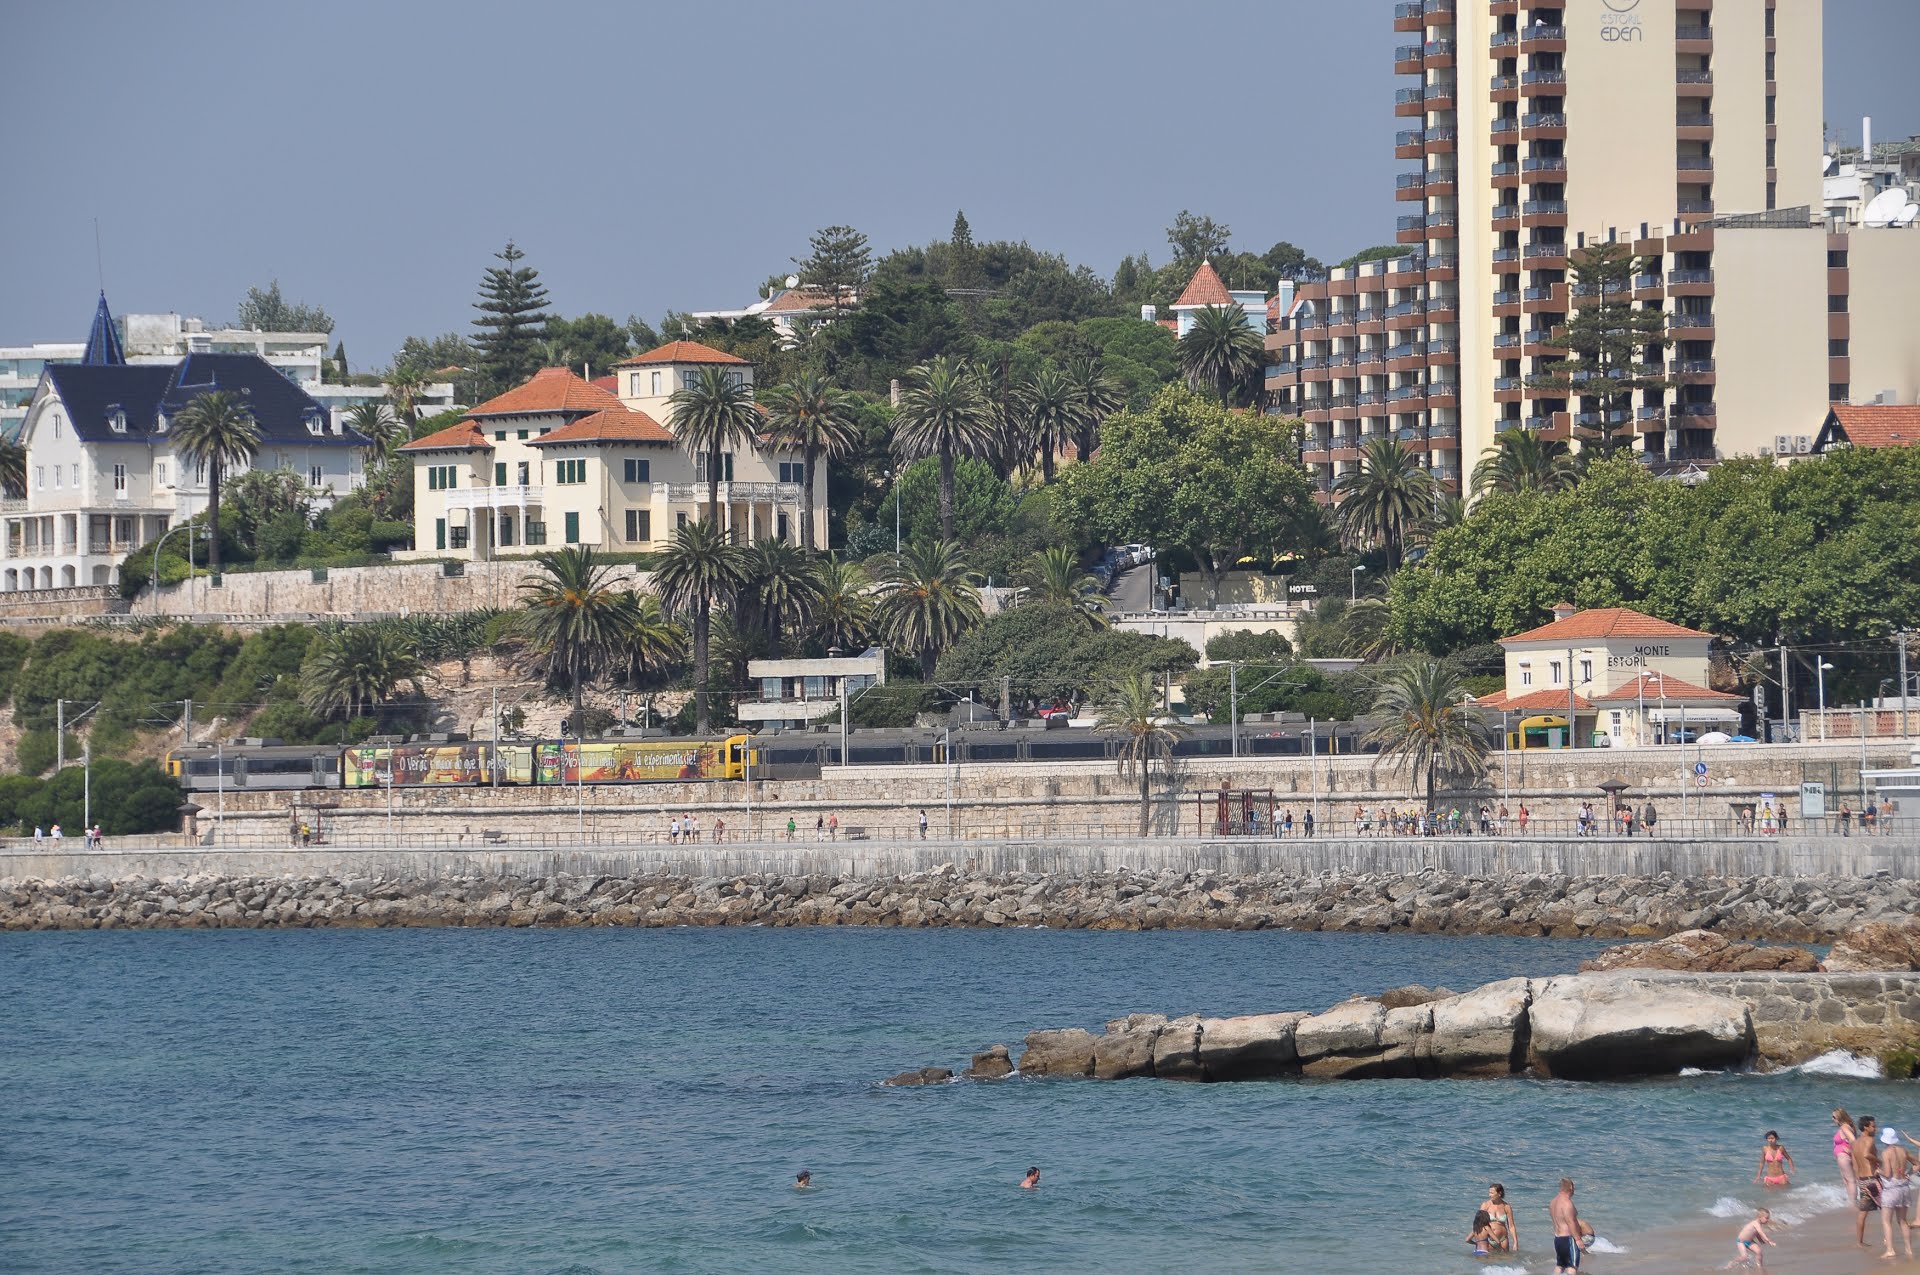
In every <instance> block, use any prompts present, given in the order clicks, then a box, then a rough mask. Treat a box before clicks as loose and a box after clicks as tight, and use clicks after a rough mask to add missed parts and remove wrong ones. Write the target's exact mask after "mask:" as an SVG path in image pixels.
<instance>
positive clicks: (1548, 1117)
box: [0, 929, 1920, 1272]
mask: <svg viewBox="0 0 1920 1275" xmlns="http://www.w3.org/2000/svg"><path fill="white" fill-rule="evenodd" d="M1595 946H1596V945H1593V944H1585V943H1574V942H1553V941H1544V940H1518V939H1462V938H1442V937H1436V936H1413V935H1336V934H1286V933H1258V934H1233V933H1154V934H1122V933H1116V934H1096V933H1085V932H1049V931H1037V930H1023V931H1005V932H997V933H987V932H978V931H906V930H834V929H818V930H801V929H780V930H757V929H731V930H667V931H644V930H562V931H528V930H521V931H501V930H482V931H458V930H397V931H340V932H324V931H321V932H313V931H296V932H288V933H140V934H126V933H80V934H33V935H13V936H7V937H6V938H4V939H0V1004H3V1006H4V1008H3V1009H0V1092H4V1094H5V1096H6V1102H5V1110H4V1112H3V1113H0V1162H4V1163H0V1270H8V1271H69V1270H74V1271H78V1270H85V1271H189V1270H190V1271H196V1272H253V1271H264V1270H280V1271H315V1272H318V1271H327V1272H334V1271H366V1272H403V1271H404V1272H411V1271H485V1272H495V1271H498V1272H521V1271H534V1272H597V1271H605V1272H614V1271H733V1270H745V1269H759V1270H773V1271H941V1272H974V1271H981V1270H986V1269H992V1268H999V1269H1022V1268H1033V1267H1037V1266H1045V1267H1050V1268H1057V1269H1070V1270H1096V1269H1098V1270H1109V1271H1133V1270H1152V1269H1160V1268H1165V1267H1169V1266H1174V1265H1178V1266H1179V1267H1181V1268H1183V1269H1190V1270H1216V1271H1240V1270H1245V1271H1324V1272H1347V1271H1354V1272H1359V1271H1375V1270H1382V1269H1399V1270H1408V1269H1419V1270H1422V1271H1441V1272H1445V1271H1461V1272H1465V1271H1470V1270H1475V1269H1480V1270H1485V1269H1487V1267H1485V1266H1483V1265H1479V1264H1476V1263H1474V1262H1473V1261H1472V1260H1471V1259H1470V1258H1469V1257H1468V1256H1467V1255H1466V1253H1465V1247H1464V1245H1462V1244H1461V1243H1460V1242H1459V1241H1460V1237H1461V1236H1462V1235H1463V1234H1464V1233H1465V1223H1466V1221H1467V1218H1468V1216H1469V1214H1470V1212H1471V1209H1472V1207H1473V1204H1474V1202H1475V1201H1477V1200H1478V1199H1479V1198H1480V1197H1481V1196H1482V1195H1483V1194H1484V1191H1485V1184H1486V1182H1487V1181H1489V1180H1491V1179H1494V1178H1498V1179H1500V1180H1502V1181H1504V1182H1505V1183H1507V1185H1508V1188H1509V1194H1510V1197H1511V1198H1512V1199H1513V1200H1514V1203H1515V1206H1516V1209H1517V1211H1518V1214H1519V1217H1520V1221H1521V1224H1522V1238H1523V1240H1524V1241H1527V1243H1526V1244H1524V1246H1523V1251H1522V1253H1521V1255H1520V1260H1518V1261H1513V1260H1511V1259H1507V1260H1504V1261H1502V1262H1501V1263H1500V1264H1499V1268H1500V1269H1504V1270H1507V1271H1512V1270H1516V1269H1520V1268H1524V1269H1526V1270H1530V1271H1546V1270H1549V1269H1551V1262H1550V1260H1549V1256H1550V1255H1549V1253H1548V1252H1547V1250H1546V1248H1545V1247H1543V1245H1542V1243H1541V1240H1542V1238H1543V1237H1544V1236H1545V1235H1546V1234H1547V1231H1546V1229H1545V1227H1544V1226H1543V1225H1542V1222H1543V1221H1544V1218H1545V1214H1544V1212H1543V1209H1544V1207H1545V1204H1546V1200H1547V1197H1548V1196H1549V1195H1550V1194H1551V1191H1552V1184H1553V1182H1554V1181H1555V1180H1557V1179H1558V1178H1559V1177H1560V1175H1561V1174H1562V1173H1567V1174H1570V1175H1572V1176H1573V1177H1575V1178H1576V1179H1578V1180H1579V1182H1580V1194H1579V1199H1580V1202H1581V1205H1582V1208H1583V1211H1584V1212H1586V1213H1588V1214H1589V1215H1591V1216H1593V1217H1594V1218H1596V1219H1597V1220H1598V1222H1599V1223H1600V1228H1601V1231H1602V1233H1603V1234H1605V1235H1607V1236H1608V1237H1609V1238H1610V1239H1611V1240H1613V1241H1614V1242H1615V1243H1616V1244H1619V1245H1622V1246H1624V1247H1626V1248H1627V1249H1628V1250H1629V1255H1628V1256H1625V1257H1620V1256H1615V1257H1602V1256H1596V1257H1594V1258H1593V1259H1592V1260H1591V1264H1590V1268H1591V1269H1595V1270H1605V1269H1628V1268H1631V1267H1634V1266H1641V1267H1643V1268H1644V1261H1640V1260H1636V1258H1634V1257H1633V1256H1632V1255H1631V1253H1632V1250H1633V1248H1634V1245H1635V1242H1636V1236H1638V1235H1640V1234H1642V1233H1644V1232H1651V1231H1654V1230H1657V1229H1658V1228H1660V1227H1663V1226H1667V1225H1670V1224H1672V1223H1676V1222H1686V1221H1689V1220H1696V1221H1711V1219H1709V1218H1708V1215H1707V1211H1708V1210H1710V1209H1712V1208H1714V1207H1715V1201H1723V1203H1722V1204H1721V1205H1720V1206H1719V1207H1720V1211H1721V1212H1723V1213H1724V1212H1728V1211H1730V1209H1731V1205H1729V1204H1727V1203H1725V1201H1726V1200H1727V1199H1728V1198H1729V1197H1730V1198H1731V1199H1733V1200H1744V1199H1752V1198H1757V1196H1756V1195H1755V1192H1756V1191H1757V1188H1754V1187H1752V1186H1751V1185H1750V1180H1751V1177H1752V1164H1753V1160H1754V1158H1755V1156H1756V1154H1757V1149H1758V1146H1759V1143H1760V1135H1761V1133H1762V1132H1763V1131H1764V1130H1765V1129H1767V1128H1770V1127H1777V1128H1779V1129H1780V1130H1781V1131H1782V1132H1783V1134H1784V1135H1785V1137H1786V1141H1787V1145H1788V1146H1789V1147H1790V1148H1791V1149H1792V1150H1793V1151H1794V1153H1795V1155H1796V1156H1797V1158H1798V1159H1799V1161H1800V1163H1801V1166H1802V1169H1803V1171H1804V1173H1805V1178H1806V1180H1807V1181H1812V1182H1821V1183H1826V1182H1829V1181H1831V1180H1833V1164H1832V1158H1831V1156H1830V1155H1829V1154H1828V1152H1827V1149H1826V1134H1825V1133H1824V1126H1825V1115H1826V1112H1827V1111H1828V1110H1830V1109H1831V1108H1832V1107H1833V1106H1834V1105H1836V1104H1844V1105H1847V1106H1849V1107H1851V1108H1853V1109H1854V1110H1855V1111H1860V1110H1862V1109H1864V1110H1868V1111H1873V1112H1875V1113H1876V1114H1880V1113H1881V1112H1880V1109H1881V1107H1882V1106H1884V1107H1886V1108H1887V1110H1886V1112H1885V1113H1884V1114H1882V1119H1883V1120H1884V1119H1888V1118H1889V1117H1899V1116H1900V1115H1902V1113H1901V1111H1900V1110H1899V1107H1898V1103H1897V1102H1896V1101H1895V1095H1896V1092H1898V1093H1900V1094H1904V1095H1905V1097H1904V1098H1902V1099H1900V1101H1904V1102H1905V1103H1906V1104H1907V1106H1908V1107H1909V1108H1910V1109H1912V1110H1913V1111H1914V1115H1915V1116H1916V1117H1920V1091H1916V1090H1915V1089H1913V1088H1912V1087H1899V1089H1898V1090H1897V1091H1896V1089H1895V1087H1892V1086H1885V1085H1875V1084H1869V1083H1865V1082H1860V1081H1852V1080H1844V1079H1835V1078H1831V1077H1816V1076H1805V1075H1787V1076H1781V1077H1769V1078H1757V1077H1728V1076H1701V1077H1693V1078H1685V1079H1671V1080H1664V1081H1658V1082H1651V1083H1641V1084H1632V1085H1624V1084H1623V1085H1587V1086H1579V1085H1569V1084H1559V1083H1551V1082H1536V1081H1529V1080H1511V1081H1459V1082H1453V1081H1424V1082H1423V1081H1376V1082H1323V1083H1314V1082H1300V1081H1284V1082H1275V1083H1267V1084H1240V1085H1182V1084H1170V1083H1167V1082H1155V1081H1130V1082H1124V1083H1118V1084H1096V1083H1091V1082H1060V1081H1054V1082H1043V1081H1017V1080H1016V1081H1012V1082H1003V1083H999V1084H975V1083H965V1084H951V1085H944V1086H937V1087H932V1088H927V1089H917V1090H888V1089H882V1088H878V1087H876V1084H875V1082H876V1081H878V1080H879V1079H881V1078H883V1077H885V1076H887V1075H891V1074H892V1073H894V1072H896V1071H899V1070H902V1069H904V1068H907V1067H912V1066H920V1065H925V1064H935V1063H937V1064H942V1065H948V1066H954V1067H956V1068H957V1067H958V1066H960V1065H961V1064H962V1063H963V1062H964V1060H965V1058H966V1057H967V1055H968V1054H969V1053H970V1052H972V1051H973V1050H974V1049H976V1048H978V1047H980V1046H983V1045H986V1044H989V1043H992V1042H995V1041H1004V1042H1006V1043H1008V1044H1011V1045H1017V1043H1018V1040H1019V1037H1020V1036H1021V1035H1022V1034H1024V1032H1026V1031H1027V1030H1028V1029H1030V1028H1033V1027H1040V1026H1066V1025H1072V1024H1085V1025H1088V1026H1092V1025H1095V1024H1097V1023H1098V1022H1099V1021H1101V1020H1104V1019H1105V1018H1107V1017H1111V1016H1114V1015H1117V1014H1120V1013H1123V1012H1126V1011H1128V1010H1161V1011H1167V1012H1182V1011H1188V1010H1200V1011H1204V1012H1208V1013H1221V1014H1225V1013H1242V1012H1253V1011H1259V1010H1269V1009H1287V1008H1317V1007H1321V1006H1324V1005H1327V1004H1330V1003H1332V1002H1333V1001H1336V1000H1338V999H1340V998H1342V997H1343V996H1345V995H1347V994H1348V993H1350V992H1355V991H1377V990H1381V989H1383V988H1387V987H1391V986H1396V985H1399V984H1403V983H1408V982H1423V983H1429V984H1435V983H1438V984H1445V985H1447V986H1450V987H1453V988H1456V989H1459V988H1465V987H1468V986H1471V985H1473V984H1476V983H1479V982H1483V981H1486V980H1488V979H1493V978H1500V977H1505V976H1508V975H1511V974H1518V973H1529V974H1547V973H1553V972H1563V971H1566V970H1570V969H1572V968H1573V967H1574V966H1575V965H1576V964H1577V963H1578V961H1579V960H1580V958H1581V957H1582V956H1584V955H1587V954H1589V953H1590V952H1591V951H1592V950H1594V947H1595ZM1029 1164H1035V1165H1039V1166H1040V1167H1041V1168H1042V1170H1043V1173H1044V1177H1043V1183H1042V1188H1041V1189H1040V1190H1039V1191H1037V1192H1024V1191H1020V1190H1018V1189H1016V1187H1015V1183H1016V1182H1017V1180H1018V1179H1019V1177H1020V1174H1021V1172H1022V1171H1023V1170H1024V1169H1025V1168H1026V1167H1027V1166H1028V1165H1029ZM801 1168H808V1169H811V1170H812V1171H813V1174H814V1180H815V1182H816V1183H817V1184H818V1186H817V1188H816V1189H815V1190H813V1191H811V1192H808V1193H805V1194H801V1193H798V1192H795V1191H794V1190H792V1189H791V1186H790V1183H791V1182H792V1178H793V1174H794V1173H795V1172H796V1171H797V1170H799V1169H801ZM1808 1194H1809V1195H1810V1196H1814V1195H1817V1193H1808ZM1820 1202H1824V1201H1820V1200H1818V1199H1813V1200H1811V1201H1810V1203H1820ZM1712 1225H1715V1226H1717V1227H1720V1228H1722V1229H1727V1231H1728V1235H1729V1237H1730V1236H1731V1226H1732V1225H1736V1224H1734V1223H1726V1222H1712ZM1645 1251H1646V1250H1645V1248H1644V1247H1643V1249H1642V1252H1643V1253H1644V1252H1645Z"/></svg>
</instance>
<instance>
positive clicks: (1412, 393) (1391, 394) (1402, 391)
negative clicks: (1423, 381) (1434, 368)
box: [1387, 385, 1427, 403]
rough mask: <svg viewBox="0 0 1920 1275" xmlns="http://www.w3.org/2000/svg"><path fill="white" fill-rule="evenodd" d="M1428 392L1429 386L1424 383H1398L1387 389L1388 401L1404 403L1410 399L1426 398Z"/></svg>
mask: <svg viewBox="0 0 1920 1275" xmlns="http://www.w3.org/2000/svg"><path fill="white" fill-rule="evenodd" d="M1426 393H1427V387H1426V386H1424V385H1398V386H1395V387H1394V388H1393V389H1390V390H1388V391H1387V402H1389V403H1404V402H1406V401H1407V400H1408V399H1412V398H1424V397H1426Z"/></svg>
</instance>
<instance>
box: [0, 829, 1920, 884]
mask: <svg viewBox="0 0 1920 1275" xmlns="http://www.w3.org/2000/svg"><path fill="white" fill-rule="evenodd" d="M949 863H950V864H953V865H955V866H956V867H958V868H960V869H962V870H966V871H972V872H979V873H985V874H989V875H1006V874H1012V873H1023V872H1037V873H1046V874H1049V875H1054V876H1061V877H1073V876H1084V875H1088V874H1092V873H1106V872H1114V871H1118V870H1121V869H1127V870H1131V871H1134V872H1141V873H1149V874H1153V873H1163V872H1178V873H1190V872H1204V873H1215V874H1221V875H1226V876H1255V875H1262V874H1273V875H1284V876H1310V875H1313V874H1316V873H1335V874H1339V873H1347V874H1355V873H1373V874H1380V875H1412V874H1415V873H1419V872H1422V871H1425V870H1428V869H1434V870H1438V871H1440V872H1444V873H1446V874H1449V875H1453V876H1462V877H1502V876H1514V875H1530V874H1538V875H1560V876H1577V877H1607V876H1621V877H1642V878H1645V877H1657V876H1660V875H1661V874H1663V873H1670V874H1672V875H1674V876H1677V877H1681V878H1699V877H1840V878H1860V877H1872V876H1882V875H1883V876H1886V877H1890V878H1893V879H1898V880H1916V879H1920V844H1916V841H1915V839H1913V838H1909V837H1905V836H1902V837H1899V838H1894V837H1873V838H1868V837H1854V838H1844V839H1842V838H1831V837H1817V838H1791V837H1790V838H1768V839H1763V840H1754V839H1747V840H1733V839H1728V840H1705V839H1701V840H1688V841H1681V840H1672V841H1669V840H1664V839H1659V838H1646V837H1633V838H1624V837H1623V838H1599V837H1586V838H1566V839H1544V838H1536V839H1526V838H1518V837H1514V838H1480V837H1427V838H1345V839H1335V838H1324V839H1322V838H1315V839H1308V838H1304V837H1294V838H1289V839H1281V840H1254V839H1205V838H1179V837H1161V838H1146V839H1134V838H1101V839H1097V840H1096V839H1087V840H1070V839H1063V840H1032V841H1020V840H1007V841H994V842H988V841H961V842H951V841H937V840H933V841H920V840H905V841H857V842H849V841H840V842H833V843H827V844H821V843H818V842H809V841H794V842H784V841H783V842H759V843H723V844H720V845H714V844H711V843H702V844H697V845H652V844H648V845H636V846H621V845H611V844H609V845H595V844H586V843H577V844H567V843H565V842H564V841H562V842H560V843H557V844H554V845H550V846H542V847H504V846H503V847H487V846H448V847H435V848H424V849H415V848H408V847H406V846H401V845H384V846H383V845H377V844H360V845H354V844H341V845H326V846H310V847H304V848H299V847H284V848H221V847H214V848H203V847H158V848H124V849H120V848H113V847H112V846H109V848H108V849H106V850H102V851H94V852H89V851H85V850H78V849H76V850H60V851H46V850H37V849H26V848H21V847H17V846H16V847H14V848H11V849H7V850H4V851H0V882H12V881H25V880H63V879H69V878H84V877H93V876H97V877H104V878H106V879H108V880H127V879H130V878H133V877H148V878H156V879H167V878H175V877H184V876H191V875H194V874H209V875H214V876H274V877H286V876H291V877H300V878H317V877H329V876H337V877H347V876H353V877H381V878H390V879H399V880H425V881H433V880H445V879H449V878H455V877H476V876H480V877H521V878H532V877H546V876H555V875H558V874H560V873H571V874H573V875H576V876H619V877H637V876H657V875H676V876H690V877H722V876H739V875H747V874H763V875H785V876H838V877H849V878H865V879H877V878H884V877H899V876H908V875H911V874H914V873H919V872H927V871H931V870H933V869H935V868H938V867H940V866H941V865H943V864H949Z"/></svg>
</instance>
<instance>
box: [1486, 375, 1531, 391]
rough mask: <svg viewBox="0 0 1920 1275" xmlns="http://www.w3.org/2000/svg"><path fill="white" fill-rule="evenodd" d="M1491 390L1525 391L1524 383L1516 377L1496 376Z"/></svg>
mask: <svg viewBox="0 0 1920 1275" xmlns="http://www.w3.org/2000/svg"><path fill="white" fill-rule="evenodd" d="M1493 388H1494V389H1496V390H1518V389H1525V388H1526V382H1525V381H1523V380H1522V379H1521V378H1520V377H1517V376H1496V377H1494V378H1493Z"/></svg>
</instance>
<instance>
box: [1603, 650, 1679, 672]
mask: <svg viewBox="0 0 1920 1275" xmlns="http://www.w3.org/2000/svg"><path fill="white" fill-rule="evenodd" d="M1672 658H1673V648H1672V647H1670V646H1666V645H1660V646H1636V647H1634V648H1633V649H1632V650H1631V651H1628V652H1627V653H1626V654H1625V655H1609V656H1608V657H1607V667H1608V668H1645V667H1647V661H1648V660H1670V659H1672Z"/></svg>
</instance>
